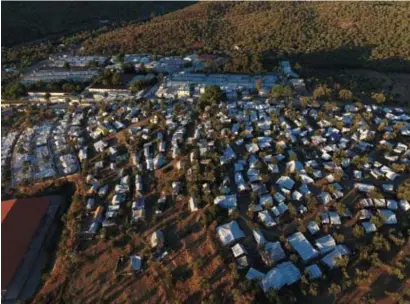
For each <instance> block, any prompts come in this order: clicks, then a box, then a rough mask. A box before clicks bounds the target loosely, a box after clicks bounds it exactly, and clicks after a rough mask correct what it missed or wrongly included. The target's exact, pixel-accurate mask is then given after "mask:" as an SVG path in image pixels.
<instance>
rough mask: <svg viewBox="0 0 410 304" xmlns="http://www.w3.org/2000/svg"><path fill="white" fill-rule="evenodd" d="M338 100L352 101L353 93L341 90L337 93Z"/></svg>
mask: <svg viewBox="0 0 410 304" xmlns="http://www.w3.org/2000/svg"><path fill="white" fill-rule="evenodd" d="M339 98H340V99H341V100H347V101H351V100H352V99H353V93H352V92H351V91H349V90H345V89H342V90H340V91H339Z"/></svg>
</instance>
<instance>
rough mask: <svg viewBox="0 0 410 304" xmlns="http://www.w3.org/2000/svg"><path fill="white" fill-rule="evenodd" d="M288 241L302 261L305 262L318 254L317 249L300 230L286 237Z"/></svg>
mask: <svg viewBox="0 0 410 304" xmlns="http://www.w3.org/2000/svg"><path fill="white" fill-rule="evenodd" d="M288 241H289V243H290V245H291V246H292V248H293V249H294V250H296V252H297V253H298V254H299V256H300V257H301V258H302V260H303V261H304V262H307V261H309V260H311V259H313V258H315V257H317V256H318V255H319V253H318V252H317V250H316V249H314V248H313V246H312V245H311V244H310V242H309V241H308V240H307V239H306V237H305V236H304V235H303V233H301V232H296V233H294V234H292V235H291V236H290V237H288Z"/></svg>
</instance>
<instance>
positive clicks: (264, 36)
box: [84, 2, 410, 71]
mask: <svg viewBox="0 0 410 304" xmlns="http://www.w3.org/2000/svg"><path fill="white" fill-rule="evenodd" d="M409 28H410V3H405V2H404V3H385V2H370V3H369V2H363V3H360V2H355V3H352V2H332V3H323V2H313V3H312V2H297V3H295V2H223V3H219V2H212V3H209V2H207V3H197V4H195V5H192V6H189V7H187V8H185V9H183V10H180V11H176V12H173V13H170V14H167V15H165V16H162V17H158V18H154V19H153V20H151V21H149V22H146V23H144V24H140V25H130V26H126V27H123V28H120V29H117V30H114V31H110V32H108V33H105V34H102V35H100V36H98V37H96V38H94V39H90V40H87V41H86V42H85V43H84V46H85V49H86V51H87V52H89V53H103V54H117V53H135V52H151V53H157V54H187V53H189V52H196V53H214V54H223V53H227V54H230V55H232V54H235V53H243V54H252V53H259V54H263V56H265V54H266V53H272V52H273V53H274V54H275V55H276V56H278V57H279V58H280V57H288V58H289V57H291V58H292V57H294V58H295V59H297V60H298V61H300V62H301V63H304V64H311V65H317V66H326V67H331V66H336V67H339V66H346V65H347V66H348V67H371V68H376V69H384V70H392V71H394V70H395V71H410V68H409V64H408V61H409V60H410V40H409V39H408V31H409ZM246 60H247V59H246V58H245V57H242V61H241V63H240V64H237V65H236V66H238V67H239V66H240V65H246ZM248 60H249V58H248ZM234 69H235V67H232V70H234Z"/></svg>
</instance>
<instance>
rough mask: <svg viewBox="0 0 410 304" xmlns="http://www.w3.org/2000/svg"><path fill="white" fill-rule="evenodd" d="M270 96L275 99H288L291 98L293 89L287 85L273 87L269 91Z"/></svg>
mask: <svg viewBox="0 0 410 304" xmlns="http://www.w3.org/2000/svg"><path fill="white" fill-rule="evenodd" d="M271 96H272V97H273V98H275V99H277V98H290V97H292V96H293V89H292V88H291V87H290V86H288V85H275V86H274V87H273V88H272V90H271Z"/></svg>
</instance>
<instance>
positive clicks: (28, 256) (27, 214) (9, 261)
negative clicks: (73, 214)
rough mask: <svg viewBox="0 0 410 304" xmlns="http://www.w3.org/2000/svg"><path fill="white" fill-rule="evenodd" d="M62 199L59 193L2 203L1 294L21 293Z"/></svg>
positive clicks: (15, 295)
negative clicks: (57, 194)
mask: <svg viewBox="0 0 410 304" xmlns="http://www.w3.org/2000/svg"><path fill="white" fill-rule="evenodd" d="M60 202H61V199H60V197H58V196H48V197H39V198H23V199H15V200H8V201H3V202H1V230H2V232H1V247H2V249H1V266H2V267H1V289H2V293H4V292H6V293H7V294H9V293H12V294H13V297H17V296H18V295H19V294H20V293H21V291H22V289H23V286H24V283H25V282H26V280H27V278H28V277H29V276H30V272H31V268H32V266H33V265H34V264H35V262H36V260H37V257H38V254H39V252H40V251H41V249H42V247H43V242H44V240H45V238H46V236H47V234H48V232H49V227H50V226H51V225H50V223H52V222H53V221H54V218H55V215H56V214H57V211H58V210H59V206H60ZM51 206H52V207H53V208H51ZM3 296H5V294H3Z"/></svg>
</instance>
